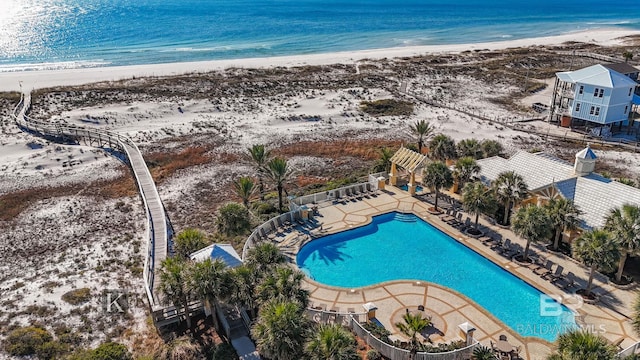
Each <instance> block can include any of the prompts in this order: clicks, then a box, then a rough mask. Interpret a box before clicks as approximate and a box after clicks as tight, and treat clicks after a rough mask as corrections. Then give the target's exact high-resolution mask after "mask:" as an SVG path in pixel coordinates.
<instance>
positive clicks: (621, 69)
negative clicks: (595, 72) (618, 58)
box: [602, 62, 640, 75]
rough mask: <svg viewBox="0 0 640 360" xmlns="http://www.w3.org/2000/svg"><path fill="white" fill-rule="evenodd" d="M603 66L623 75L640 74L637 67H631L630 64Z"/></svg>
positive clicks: (621, 63)
mask: <svg viewBox="0 0 640 360" xmlns="http://www.w3.org/2000/svg"><path fill="white" fill-rule="evenodd" d="M602 66H604V67H606V68H607V69H611V70H613V71H615V72H618V73H620V74H623V75H627V74H633V73H637V72H640V70H638V68H637V67H635V66H631V65H629V63H626V62H620V63H614V64H602Z"/></svg>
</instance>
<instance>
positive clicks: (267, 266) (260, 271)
mask: <svg viewBox="0 0 640 360" xmlns="http://www.w3.org/2000/svg"><path fill="white" fill-rule="evenodd" d="M286 261H287V258H286V257H285V256H284V255H283V254H282V252H281V251H280V249H279V248H278V247H277V246H276V245H275V244H273V243H270V242H263V243H260V244H257V245H256V246H254V247H252V248H251V249H249V252H247V258H246V259H245V261H244V263H245V265H246V266H248V267H251V268H253V269H255V270H256V274H257V276H258V278H263V277H265V276H266V275H267V273H268V272H270V271H271V270H272V269H273V268H274V267H275V266H276V265H278V264H284V263H285V262H286Z"/></svg>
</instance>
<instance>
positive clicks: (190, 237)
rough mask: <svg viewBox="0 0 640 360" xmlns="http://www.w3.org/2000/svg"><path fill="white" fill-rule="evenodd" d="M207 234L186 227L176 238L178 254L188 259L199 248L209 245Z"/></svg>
mask: <svg viewBox="0 0 640 360" xmlns="http://www.w3.org/2000/svg"><path fill="white" fill-rule="evenodd" d="M206 238H207V237H206V235H205V234H204V233H203V232H202V231H200V230H197V229H190V228H189V229H184V230H182V231H181V232H180V233H178V235H177V236H176V238H175V242H174V244H175V251H176V255H178V256H180V257H182V258H183V259H186V258H188V257H189V255H190V254H191V253H193V252H195V251H197V250H200V249H202V248H204V247H205V246H207V241H206Z"/></svg>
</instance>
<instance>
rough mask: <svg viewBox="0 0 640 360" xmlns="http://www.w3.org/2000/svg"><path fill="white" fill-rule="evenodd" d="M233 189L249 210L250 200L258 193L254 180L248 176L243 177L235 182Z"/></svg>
mask: <svg viewBox="0 0 640 360" xmlns="http://www.w3.org/2000/svg"><path fill="white" fill-rule="evenodd" d="M233 188H234V189H235V190H236V194H237V195H238V197H239V198H240V199H242V204H243V205H244V207H246V208H247V209H248V208H249V200H250V199H251V197H252V196H253V193H255V192H256V187H255V184H254V183H253V180H252V179H251V178H250V177H248V176H243V177H241V178H239V179H238V180H236V181H234V182H233Z"/></svg>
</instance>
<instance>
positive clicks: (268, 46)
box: [0, 0, 640, 71]
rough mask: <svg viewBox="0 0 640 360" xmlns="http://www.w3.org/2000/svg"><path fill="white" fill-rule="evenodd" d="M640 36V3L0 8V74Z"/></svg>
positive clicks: (6, 3) (65, 0)
mask: <svg viewBox="0 0 640 360" xmlns="http://www.w3.org/2000/svg"><path fill="white" fill-rule="evenodd" d="M610 27H621V28H630V29H640V6H638V0H616V1H600V0H598V1H597V0H562V1H558V0H537V1H524V0H455V1H454V0H340V1H338V0H270V1H267V0H251V1H249V0H136V1H131V0H0V71H16V70H29V69H44V68H78V67H92V66H110V65H132V64H152V63H168V62H181V61H200V60H216V59H232V58H247V57H263V56H278V55H294V54H311V53H323V52H325V53H326V52H334V51H343V50H362V49H372V48H386V47H396V46H410V45H433V44H448V43H470V42H483V41H498V40H509V39H519V38H529V37H538V36H548V35H558V34H562V33H566V32H571V31H579V30H586V29H594V28H610Z"/></svg>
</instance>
